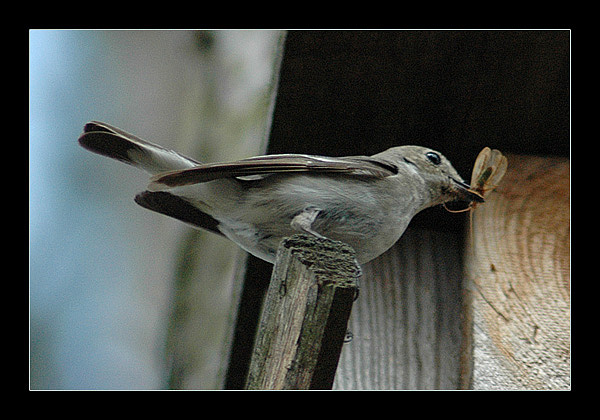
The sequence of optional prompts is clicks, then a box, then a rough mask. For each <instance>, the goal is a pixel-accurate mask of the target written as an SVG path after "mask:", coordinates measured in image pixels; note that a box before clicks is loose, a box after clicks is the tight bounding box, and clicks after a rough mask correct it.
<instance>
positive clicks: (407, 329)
mask: <svg viewBox="0 0 600 420" xmlns="http://www.w3.org/2000/svg"><path fill="white" fill-rule="evenodd" d="M461 248H462V236H461V235H460V234H457V233H452V232H443V231H435V230H427V229H422V228H413V227H409V228H408V230H407V231H406V232H405V233H404V235H403V236H402V238H400V240H399V241H398V243H396V245H394V247H392V248H391V249H390V250H389V251H387V252H386V253H385V254H383V255H382V256H380V257H378V258H377V259H375V260H373V261H372V262H370V263H368V264H366V265H364V266H363V277H362V278H361V282H360V295H359V298H358V300H357V301H356V302H355V303H354V306H353V308H352V314H351V316H350V323H349V325H348V328H349V330H350V331H351V332H352V334H353V339H352V341H351V342H349V343H347V344H345V345H344V348H343V350H342V355H341V358H340V364H339V365H338V370H337V374H336V380H335V383H334V389H373V390H377V389H457V388H459V387H460V346H461V341H462V337H461V334H462V332H461V306H462V260H461Z"/></svg>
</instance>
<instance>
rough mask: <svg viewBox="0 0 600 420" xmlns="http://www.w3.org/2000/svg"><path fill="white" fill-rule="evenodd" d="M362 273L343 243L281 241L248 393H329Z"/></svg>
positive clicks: (305, 237) (296, 237) (312, 239)
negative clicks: (323, 391)
mask: <svg viewBox="0 0 600 420" xmlns="http://www.w3.org/2000/svg"><path fill="white" fill-rule="evenodd" d="M360 274H361V271H360V266H359V265H358V263H357V262H356V259H355V254H354V250H353V249H352V248H350V247H349V246H348V245H345V244H343V243H341V242H337V241H331V240H328V239H320V238H316V237H313V236H308V235H294V236H292V237H290V238H286V239H284V240H283V241H282V242H281V244H280V246H279V249H278V251H277V260H276V262H275V266H274V268H273V274H272V276H271V282H270V285H269V289H268V291H267V296H266V299H265V303H264V307H263V311H262V315H261V320H260V324H259V327H258V332H257V337H256V341H255V344H254V349H253V353H252V359H251V361H250V369H249V372H248V378H247V382H246V389H331V387H332V385H333V380H334V376H335V371H336V368H337V364H338V360H339V357H340V353H341V350H342V345H343V343H344V339H345V335H346V328H347V325H348V318H349V317H350V311H351V309H352V303H353V301H354V299H355V297H356V294H357V292H358V284H357V282H358V278H359V277H360Z"/></svg>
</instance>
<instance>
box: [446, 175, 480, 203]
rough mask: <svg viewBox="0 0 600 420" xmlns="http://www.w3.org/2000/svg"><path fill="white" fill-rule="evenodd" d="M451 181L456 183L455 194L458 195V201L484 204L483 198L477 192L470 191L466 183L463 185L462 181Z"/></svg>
mask: <svg viewBox="0 0 600 420" xmlns="http://www.w3.org/2000/svg"><path fill="white" fill-rule="evenodd" d="M452 181H454V182H455V183H456V185H457V186H458V188H457V192H458V193H459V196H460V201H467V202H469V203H472V202H476V203H484V202H485V199H484V198H483V196H482V195H481V194H479V192H477V191H476V190H474V189H472V188H471V187H470V186H469V185H467V184H466V183H464V182H462V181H457V180H456V179H454V178H452Z"/></svg>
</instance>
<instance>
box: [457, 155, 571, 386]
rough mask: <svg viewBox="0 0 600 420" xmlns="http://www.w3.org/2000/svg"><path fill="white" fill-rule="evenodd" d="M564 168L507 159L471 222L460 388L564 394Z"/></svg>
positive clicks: (556, 161)
mask: <svg viewBox="0 0 600 420" xmlns="http://www.w3.org/2000/svg"><path fill="white" fill-rule="evenodd" d="M569 173H570V164H569V160H568V159H564V158H549V157H548V158H543V157H533V156H516V155H512V156H508V172H507V173H506V176H505V177H504V179H503V180H502V182H501V185H500V186H499V188H497V189H496V191H494V192H493V193H491V194H490V195H489V198H488V199H486V203H485V204H483V205H482V206H480V207H479V208H477V209H476V210H475V212H474V214H473V232H472V238H468V247H469V249H468V250H467V253H466V259H467V261H466V270H467V277H468V280H469V281H470V287H468V289H467V292H468V295H469V296H468V297H469V304H468V305H467V312H466V314H465V315H466V317H465V320H466V321H467V324H468V325H467V326H468V327H469V324H470V328H466V329H465V331H471V332H472V335H470V336H469V335H467V338H468V340H467V341H466V344H467V346H465V350H466V351H465V353H464V354H463V356H464V357H463V372H464V374H465V376H464V378H465V381H464V383H463V386H464V387H470V388H474V389H569V388H570V383H571V380H570V354H571V352H570V339H571V337H570V330H571V316H570V308H571V302H570V174H569Z"/></svg>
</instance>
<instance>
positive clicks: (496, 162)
mask: <svg viewBox="0 0 600 420" xmlns="http://www.w3.org/2000/svg"><path fill="white" fill-rule="evenodd" d="M507 168H508V160H507V159H506V156H504V155H503V154H502V153H501V152H500V150H497V149H490V148H489V147H484V148H483V150H482V151H481V152H479V155H478V156H477V159H475V165H474V166H473V173H472V174H471V188H470V189H469V191H470V192H472V193H474V194H477V195H478V196H480V197H481V198H485V197H486V196H487V195H488V194H489V193H491V192H492V191H494V189H495V188H496V187H497V186H498V185H499V184H500V181H501V180H502V178H503V177H504V174H505V173H506V169H507ZM478 205H479V203H478V202H475V201H472V202H471V203H470V204H469V206H468V207H467V208H464V209H461V210H451V209H449V208H448V207H447V206H446V205H445V204H444V207H445V208H446V210H448V211H449V212H451V213H460V212H463V211H469V210H475V208H476V207H477V206H478Z"/></svg>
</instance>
